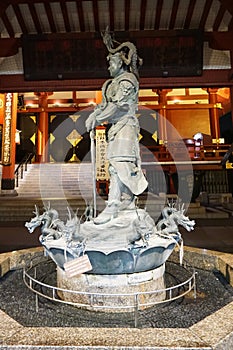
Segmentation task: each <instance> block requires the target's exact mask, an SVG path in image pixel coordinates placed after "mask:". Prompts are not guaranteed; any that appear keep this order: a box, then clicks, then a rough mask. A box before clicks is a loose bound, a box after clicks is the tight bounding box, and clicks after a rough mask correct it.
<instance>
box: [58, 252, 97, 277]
mask: <svg viewBox="0 0 233 350" xmlns="http://www.w3.org/2000/svg"><path fill="white" fill-rule="evenodd" d="M64 270H65V273H66V276H67V277H68V278H71V277H74V276H77V275H80V274H82V273H84V272H87V271H91V270H92V265H91V262H90V260H89V257H88V255H87V254H84V255H82V256H79V257H78V258H76V259H73V260H71V261H68V262H66V263H64Z"/></svg>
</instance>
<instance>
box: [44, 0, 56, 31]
mask: <svg viewBox="0 0 233 350" xmlns="http://www.w3.org/2000/svg"><path fill="white" fill-rule="evenodd" d="M44 7H45V11H46V14H47V17H48V21H49V25H50V29H51V32H52V33H56V32H57V28H56V25H55V22H54V18H53V12H52V9H51V6H50V3H49V2H44Z"/></svg>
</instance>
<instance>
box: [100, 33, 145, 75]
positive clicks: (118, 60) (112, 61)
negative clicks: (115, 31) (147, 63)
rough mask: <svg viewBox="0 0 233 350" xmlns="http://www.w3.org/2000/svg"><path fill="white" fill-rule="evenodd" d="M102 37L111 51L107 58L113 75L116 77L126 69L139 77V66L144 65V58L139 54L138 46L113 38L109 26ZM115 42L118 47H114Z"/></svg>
mask: <svg viewBox="0 0 233 350" xmlns="http://www.w3.org/2000/svg"><path fill="white" fill-rule="evenodd" d="M102 37H103V42H104V44H105V45H106V47H107V49H108V51H109V55H108V57H107V59H108V61H109V71H110V74H111V76H113V77H114V76H116V75H117V74H119V72H120V71H123V70H126V71H129V72H132V73H133V74H135V76H136V77H137V78H138V67H139V66H141V65H142V59H141V58H140V57H138V55H137V49H136V46H135V45H134V44H133V43H131V42H129V41H126V42H123V43H122V44H121V43H119V42H117V41H115V40H113V39H112V36H111V34H110V33H109V31H108V28H107V29H106V31H105V32H104V33H102ZM114 42H115V43H117V44H118V46H117V47H116V48H114ZM117 69H118V72H117V73H116V70H117Z"/></svg>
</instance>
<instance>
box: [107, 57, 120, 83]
mask: <svg viewBox="0 0 233 350" xmlns="http://www.w3.org/2000/svg"><path fill="white" fill-rule="evenodd" d="M108 60H109V67H108V70H109V72H110V75H111V77H113V78H114V77H115V76H116V75H117V74H118V73H120V71H121V69H122V65H123V62H122V59H121V57H120V54H119V53H117V54H115V55H109V56H108Z"/></svg>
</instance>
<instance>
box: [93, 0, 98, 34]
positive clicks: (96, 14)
mask: <svg viewBox="0 0 233 350" xmlns="http://www.w3.org/2000/svg"><path fill="white" fill-rule="evenodd" d="M92 8H93V14H94V23H95V31H96V32H99V31H100V25H99V11H98V1H97V0H92Z"/></svg>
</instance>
